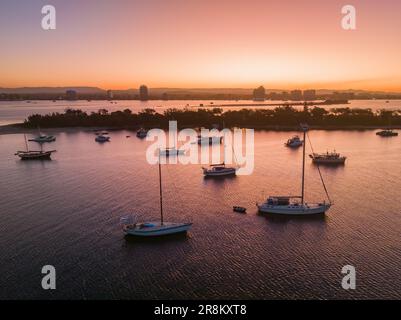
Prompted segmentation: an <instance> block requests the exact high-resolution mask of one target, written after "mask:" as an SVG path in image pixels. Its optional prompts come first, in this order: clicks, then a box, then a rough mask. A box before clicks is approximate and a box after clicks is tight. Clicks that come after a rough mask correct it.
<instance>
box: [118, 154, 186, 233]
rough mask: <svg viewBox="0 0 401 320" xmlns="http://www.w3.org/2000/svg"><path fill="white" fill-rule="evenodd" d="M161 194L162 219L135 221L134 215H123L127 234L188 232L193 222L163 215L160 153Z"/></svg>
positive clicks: (160, 177)
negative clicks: (169, 220)
mask: <svg viewBox="0 0 401 320" xmlns="http://www.w3.org/2000/svg"><path fill="white" fill-rule="evenodd" d="M159 194H160V197H159V198H160V221H151V222H143V223H135V222H134V219H133V217H132V216H126V217H122V218H121V219H120V224H121V225H122V228H123V231H124V232H125V233H126V234H127V235H131V236H138V237H158V236H166V235H171V234H177V233H185V232H187V231H188V230H189V229H190V228H191V226H192V223H191V222H184V223H182V222H165V221H164V217H163V190H162V175H161V164H160V153H159Z"/></svg>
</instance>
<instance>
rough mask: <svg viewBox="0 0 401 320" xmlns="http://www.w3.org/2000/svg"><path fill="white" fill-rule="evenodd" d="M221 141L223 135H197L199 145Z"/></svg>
mask: <svg viewBox="0 0 401 320" xmlns="http://www.w3.org/2000/svg"><path fill="white" fill-rule="evenodd" d="M222 141H223V137H217V136H216V137H204V136H201V135H199V136H198V144H199V145H207V144H209V145H212V144H218V143H219V144H221V142H222Z"/></svg>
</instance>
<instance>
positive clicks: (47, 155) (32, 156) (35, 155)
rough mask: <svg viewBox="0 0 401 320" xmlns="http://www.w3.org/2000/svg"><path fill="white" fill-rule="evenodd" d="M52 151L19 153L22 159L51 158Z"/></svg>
mask: <svg viewBox="0 0 401 320" xmlns="http://www.w3.org/2000/svg"><path fill="white" fill-rule="evenodd" d="M51 154H52V152H50V151H48V152H37V153H17V154H16V155H17V156H18V157H20V158H21V160H50V157H51Z"/></svg>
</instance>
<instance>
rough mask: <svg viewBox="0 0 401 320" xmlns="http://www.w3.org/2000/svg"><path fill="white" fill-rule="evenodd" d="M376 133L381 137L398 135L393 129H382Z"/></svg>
mask: <svg viewBox="0 0 401 320" xmlns="http://www.w3.org/2000/svg"><path fill="white" fill-rule="evenodd" d="M376 135H378V136H381V137H396V136H398V132H395V131H393V130H382V131H379V132H376Z"/></svg>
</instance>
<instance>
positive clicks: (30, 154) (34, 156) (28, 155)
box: [15, 134, 56, 160]
mask: <svg viewBox="0 0 401 320" xmlns="http://www.w3.org/2000/svg"><path fill="white" fill-rule="evenodd" d="M24 138H25V146H26V151H17V152H16V153H15V155H16V156H18V157H20V159H21V160H49V159H50V158H51V155H52V153H53V152H56V150H50V151H43V149H42V145H40V147H41V148H40V149H41V150H40V151H30V150H29V147H28V142H27V139H26V135H25V134H24Z"/></svg>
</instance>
